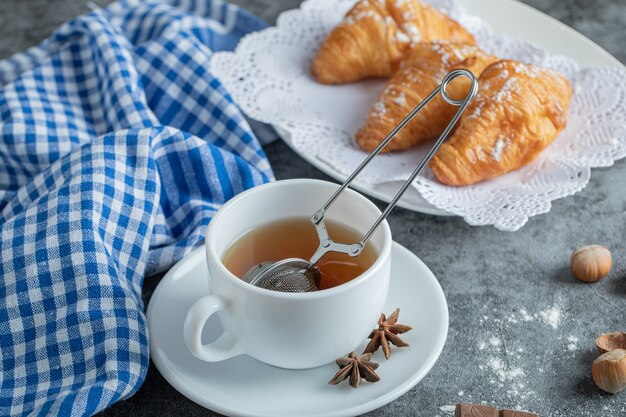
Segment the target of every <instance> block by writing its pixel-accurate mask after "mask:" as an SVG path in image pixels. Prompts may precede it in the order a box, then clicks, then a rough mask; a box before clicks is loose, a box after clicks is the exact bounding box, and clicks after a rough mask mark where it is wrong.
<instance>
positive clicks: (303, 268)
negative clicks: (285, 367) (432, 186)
mask: <svg viewBox="0 0 626 417" xmlns="http://www.w3.org/2000/svg"><path fill="white" fill-rule="evenodd" d="M460 76H464V77H467V78H469V79H470V81H471V87H470V91H469V93H468V94H467V96H466V97H465V98H464V99H463V100H453V99H452V98H451V97H450V96H448V94H447V92H446V87H447V86H448V84H450V82H452V80H454V79H455V78H457V77H460ZM477 91H478V81H477V80H476V77H475V76H474V74H472V73H471V72H470V71H468V70H465V69H458V70H454V71H451V72H450V73H448V74H447V75H446V76H445V77H444V79H443V80H442V82H441V84H439V85H438V86H437V87H436V88H435V89H434V90H433V91H432V92H431V93H430V94H429V95H428V97H426V98H425V99H424V100H423V101H422V102H421V103H420V104H418V105H417V107H415V108H414V109H413V110H411V112H410V113H409V114H408V115H407V116H406V117H405V118H404V119H403V120H402V121H401V122H400V123H399V124H398V125H397V126H396V127H395V128H394V129H393V130H392V131H391V132H390V133H389V134H388V135H387V137H386V138H385V139H384V140H383V141H382V142H381V143H380V145H378V146H377V147H376V149H374V150H373V151H372V152H371V153H370V154H369V155H368V156H367V157H366V158H365V159H364V160H363V162H361V164H360V165H359V166H358V167H357V169H356V170H354V172H353V173H352V174H350V176H349V177H348V178H347V179H346V180H345V182H344V183H343V184H341V186H340V187H339V188H338V189H337V191H335V193H334V194H333V195H332V196H331V197H330V198H329V199H328V201H327V202H326V204H324V205H323V206H322V207H321V208H320V209H319V210H317V211H316V212H315V214H313V216H312V217H311V223H313V225H314V226H315V230H316V232H317V236H318V238H319V241H320V244H319V247H318V248H317V250H316V251H315V253H314V254H313V256H312V257H311V259H309V260H308V261H306V260H304V259H299V258H289V259H283V260H280V261H278V262H272V261H269V262H263V263H261V264H259V265H257V266H255V267H254V268H252V269H251V270H249V271H248V272H247V273H246V274H245V275H244V276H243V280H244V281H246V282H248V283H249V284H252V285H255V286H257V287H261V288H266V289H270V290H274V291H282V292H309V291H316V290H317V286H318V284H319V281H320V271H319V269H318V268H317V266H316V264H317V262H318V261H319V260H320V259H321V258H322V256H324V255H325V254H327V253H328V252H339V253H344V254H346V255H349V256H351V257H355V256H359V255H360V254H361V252H362V251H363V248H364V247H365V244H366V243H367V241H368V240H369V238H370V237H371V236H372V234H373V233H374V232H375V231H376V229H377V228H378V226H379V225H380V224H381V223H382V222H383V221H384V220H385V219H386V218H387V216H388V215H389V213H390V212H391V210H393V208H394V207H395V206H396V204H397V203H398V201H399V200H400V198H401V197H402V195H403V194H404V192H405V191H406V190H407V189H408V188H409V186H410V185H411V184H412V183H413V181H414V180H415V178H416V177H417V175H418V174H419V173H420V171H421V170H422V169H423V168H424V167H425V166H426V164H427V163H428V161H430V159H431V158H432V157H433V155H435V153H436V152H437V150H438V149H439V147H440V146H441V144H442V143H443V141H444V140H445V139H446V138H447V137H448V135H449V134H450V131H451V130H452V128H453V127H454V125H455V124H456V122H457V121H458V120H459V118H460V117H461V114H462V113H463V112H464V111H465V109H466V108H467V106H468V105H469V103H470V101H472V99H473V98H474V96H475V95H476V93H477ZM439 93H441V97H442V98H443V99H444V100H445V101H446V102H447V103H448V104H451V105H454V106H458V107H459V109H458V110H457V112H456V114H455V115H454V117H452V119H451V120H450V123H449V124H448V126H446V128H445V129H444V131H443V132H442V133H441V135H440V136H439V138H438V139H437V140H436V141H435V143H434V145H433V146H432V147H431V148H430V150H429V151H428V153H427V154H426V156H424V158H422V160H421V161H420V163H419V164H418V165H417V167H416V168H415V170H414V171H413V173H412V174H411V176H410V177H409V178H408V179H407V180H406V181H405V182H404V184H403V185H402V187H400V190H398V192H397V193H396V195H395V196H394V197H393V199H392V200H391V201H390V202H389V204H388V205H387V207H386V208H385V210H384V211H383V212H382V214H381V215H380V216H379V217H378V219H376V221H375V222H374V224H373V225H372V227H371V228H370V229H369V230H368V231H367V233H365V235H364V236H363V238H362V239H361V241H360V242H358V243H353V244H345V243H338V242H335V241H333V240H332V239H331V238H330V236H328V231H327V230H326V223H325V221H324V215H325V214H326V211H327V210H328V209H329V208H330V206H331V205H332V204H333V203H334V202H335V200H337V198H338V197H339V195H340V194H341V193H342V192H343V190H345V189H346V187H348V185H350V183H351V182H352V181H353V180H354V178H355V177H356V176H357V175H358V174H359V173H360V172H361V171H362V170H363V168H365V167H366V166H367V164H368V163H369V162H370V161H371V160H372V159H373V158H374V157H375V156H376V155H378V153H380V151H381V150H382V149H383V148H384V147H385V146H386V145H387V144H388V143H389V142H390V141H391V140H392V139H393V138H394V136H395V135H396V134H397V133H398V132H399V131H400V130H401V129H402V128H403V127H404V126H405V125H406V124H407V123H408V122H409V121H410V120H411V119H412V118H413V117H414V116H415V115H416V114H417V113H418V112H419V111H420V110H422V108H424V107H425V106H426V105H427V104H428V102H430V100H432V99H433V98H434V97H435V96H436V95H437V94H439Z"/></svg>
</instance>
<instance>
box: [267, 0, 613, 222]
mask: <svg viewBox="0 0 626 417" xmlns="http://www.w3.org/2000/svg"><path fill="white" fill-rule="evenodd" d="M458 2H459V3H460V4H461V5H462V6H463V7H465V9H466V10H467V12H468V14H471V15H475V16H479V17H480V18H482V19H483V20H484V21H485V22H486V23H488V24H489V25H490V26H491V28H492V29H493V30H494V31H495V32H498V33H501V34H504V35H508V36H510V37H513V38H516V39H520V40H524V41H528V42H532V43H535V44H537V45H539V46H541V47H543V48H545V49H546V50H548V51H549V52H551V53H553V54H560V55H565V56H568V57H570V58H572V59H574V60H575V61H576V62H577V63H578V64H579V66H580V67H581V68H583V67H606V66H609V67H610V66H612V67H616V66H617V67H622V68H623V65H622V64H621V63H620V62H619V61H618V60H617V59H615V58H614V57H613V56H612V55H611V54H609V53H608V52H607V51H605V50H604V49H602V48H601V47H600V46H598V45H597V44H595V43H594V42H592V41H591V40H589V39H588V38H586V37H585V36H583V35H581V34H580V33H578V32H576V31H575V30H574V29H572V28H570V27H569V26H566V25H564V24H563V23H561V22H559V21H558V20H556V19H554V18H552V17H550V16H548V15H546V14H544V13H542V12H540V11H538V10H536V9H533V8H532V7H530V6H527V5H525V4H523V3H520V2H518V1H515V0H498V1H493V0H458ZM277 131H278V133H279V135H280V136H281V138H282V139H283V140H284V141H285V143H286V144H287V145H289V146H290V147H291V148H292V149H293V150H294V151H295V152H296V153H298V154H299V155H300V156H301V157H302V158H304V159H305V160H306V161H307V162H309V163H310V164H311V165H313V166H315V167H316V168H318V169H319V170H320V171H322V172H324V173H325V174H327V175H329V176H330V177H332V178H334V179H335V180H337V181H339V182H343V181H344V180H345V179H346V175H345V174H343V173H341V172H340V171H338V170H335V169H333V167H331V166H329V165H328V163H326V162H324V161H323V160H321V159H320V158H319V157H317V156H316V155H308V154H305V153H303V152H301V151H300V150H299V149H297V147H294V146H293V144H292V143H291V140H290V137H289V135H288V134H287V133H286V132H285V131H284V130H281V129H277ZM400 185H401V183H398V182H391V183H384V184H370V183H367V182H364V181H359V180H358V179H357V180H355V182H354V183H353V185H352V188H354V189H356V190H359V191H360V192H362V193H364V194H367V195H370V196H372V197H374V198H377V199H379V200H382V201H385V202H389V201H390V200H391V198H393V196H394V195H395V193H396V192H397V190H398V189H399V188H400ZM398 205H399V206H400V207H404V208H406V209H409V210H413V211H417V212H422V213H426V214H434V215H450V214H449V213H447V212H446V211H443V210H441V209H439V208H436V207H434V206H432V205H431V204H429V203H428V202H426V201H425V200H424V198H422V196H421V195H420V194H419V192H418V191H417V190H416V189H413V188H409V189H408V190H407V192H406V194H405V195H404V196H403V198H402V199H401V200H400V203H399V204H398Z"/></svg>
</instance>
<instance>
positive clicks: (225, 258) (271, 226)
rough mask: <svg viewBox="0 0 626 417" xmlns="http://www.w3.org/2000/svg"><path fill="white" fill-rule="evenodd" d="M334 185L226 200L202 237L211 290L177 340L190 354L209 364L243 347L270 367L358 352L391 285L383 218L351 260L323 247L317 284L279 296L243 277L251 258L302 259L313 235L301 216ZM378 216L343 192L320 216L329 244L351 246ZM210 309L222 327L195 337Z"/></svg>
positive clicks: (309, 184)
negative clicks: (216, 334)
mask: <svg viewBox="0 0 626 417" xmlns="http://www.w3.org/2000/svg"><path fill="white" fill-rule="evenodd" d="M338 187H339V186H338V185H337V184H334V183H330V182H326V181H320V180H312V179H296V180H284V181H277V182H273V183H269V184H265V185H262V186H260V187H255V188H253V189H250V190H248V191H246V192H244V193H241V194H239V195H238V196H236V197H235V198H233V199H232V200H230V201H229V202H228V203H226V204H225V205H224V206H223V207H222V208H221V209H220V210H219V211H218V212H217V214H216V215H215V217H214V218H213V219H212V220H211V223H210V224H209V226H208V228H207V233H206V237H205V247H206V254H207V264H208V269H209V275H208V281H209V292H210V294H207V295H205V296H203V297H202V298H201V299H199V300H198V301H197V302H196V303H195V304H194V305H193V306H192V308H191V309H190V311H189V312H188V314H187V318H186V320H185V325H184V335H185V342H186V344H187V346H188V348H189V350H190V351H191V352H192V353H193V354H194V355H195V356H196V357H198V358H200V359H202V360H204V361H208V362H217V361H221V360H225V359H228V358H231V357H233V356H237V355H241V354H247V355H249V356H251V357H253V358H255V359H258V360H260V361H262V362H265V363H267V364H270V365H274V366H278V367H283V368H290V369H304V368H312V367H316V366H321V365H324V364H327V363H329V362H332V361H334V360H335V359H336V358H338V357H340V356H343V355H345V354H347V353H348V352H350V351H352V350H354V349H356V348H357V347H358V346H359V344H361V343H362V342H363V341H364V340H365V339H366V338H367V336H368V335H369V332H370V331H371V329H372V328H374V326H375V324H376V321H377V319H378V317H379V316H380V313H381V312H382V310H383V306H384V303H385V300H386V298H387V292H388V288H389V275H390V266H391V265H390V256H391V232H390V230H389V225H388V224H387V222H386V221H384V222H382V223H381V224H380V226H379V227H378V228H377V229H376V231H375V232H374V233H373V235H372V236H371V238H370V239H369V240H368V242H367V244H366V245H365V247H364V248H363V251H362V252H361V253H360V255H359V256H357V257H349V256H348V255H344V254H333V253H328V254H326V255H324V257H323V258H322V259H320V261H319V262H318V264H317V266H318V268H319V269H320V272H321V279H320V285H319V286H318V288H319V290H318V291H314V292H307V293H284V292H278V291H272V290H268V289H264V288H259V287H255V286H253V285H250V284H248V283H246V282H244V281H243V280H242V279H241V277H242V276H243V275H244V274H245V272H246V271H247V270H249V269H250V268H251V267H253V266H254V265H255V264H256V263H259V262H265V261H278V260H280V259H279V258H287V257H298V258H302V259H308V258H309V257H310V256H311V255H312V254H313V252H314V251H315V249H316V248H317V246H318V245H319V241H318V240H317V236H316V234H315V229H314V227H313V225H312V224H311V222H310V221H309V218H310V216H311V214H312V213H313V212H314V211H315V209H316V208H317V207H319V206H320V205H321V204H322V203H323V202H324V201H326V200H327V199H328V198H329V197H330V196H331V195H332V194H333V193H334V192H335V191H336V190H337V189H338ZM380 215H381V212H380V210H379V209H378V208H377V207H376V206H375V205H374V204H373V203H372V202H371V201H369V200H368V199H367V198H365V197H364V196H362V195H361V194H359V193H357V192H355V191H353V190H350V189H346V190H345V191H344V192H343V193H342V194H341V195H340V196H339V197H338V199H337V200H336V202H335V203H334V204H333V207H332V208H331V209H330V210H328V212H327V213H325V219H326V224H327V227H328V232H329V235H330V237H331V238H332V239H333V240H334V241H338V242H344V239H345V243H356V242H358V241H359V240H360V238H361V236H363V234H364V233H366V232H367V231H368V230H369V228H370V227H371V225H372V224H373V223H374V222H375V221H376V219H378V218H379V216H380ZM213 314H217V315H218V317H219V320H220V322H221V324H222V327H223V328H224V333H223V335H222V336H221V337H220V338H219V339H218V340H216V341H214V342H212V343H208V344H203V343H202V340H201V335H202V328H203V327H204V324H205V323H206V321H207V320H208V318H209V317H210V316H212V315H213Z"/></svg>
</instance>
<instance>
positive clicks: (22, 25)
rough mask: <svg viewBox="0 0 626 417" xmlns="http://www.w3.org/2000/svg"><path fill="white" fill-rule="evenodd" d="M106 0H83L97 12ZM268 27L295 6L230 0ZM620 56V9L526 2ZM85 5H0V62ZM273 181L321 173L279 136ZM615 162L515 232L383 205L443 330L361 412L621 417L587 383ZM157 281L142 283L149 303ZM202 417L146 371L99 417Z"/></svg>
mask: <svg viewBox="0 0 626 417" xmlns="http://www.w3.org/2000/svg"><path fill="white" fill-rule="evenodd" d="M105 2H106V1H105V0H101V1H96V3H98V4H101V5H103V4H104V3H105ZM234 2H235V3H237V4H240V5H242V6H244V7H247V8H248V9H250V10H251V11H252V12H254V13H256V14H258V15H260V16H261V17H263V18H264V19H266V20H267V21H268V22H273V21H274V19H275V18H276V16H277V15H278V13H280V12H281V11H283V10H286V9H290V8H293V7H297V5H298V3H299V1H298V0H281V1H279V0H275V1H274V0H234ZM525 2H526V3H528V4H529V5H531V6H533V7H536V8H538V9H540V10H542V11H543V12H545V13H547V14H549V15H551V16H553V17H555V18H556V19H558V20H560V21H562V22H564V23H566V24H567V25H569V26H572V27H573V28H574V29H576V30H578V31H580V32H581V33H583V34H584V35H586V36H588V37H589V38H591V39H592V40H593V41H595V42H596V43H598V44H599V45H601V46H602V47H604V48H605V49H606V50H608V51H609V52H610V53H611V54H613V55H614V56H615V57H617V58H618V59H619V60H620V61H621V62H623V63H624V62H626V49H625V48H624V45H626V2H625V1H616V0H595V1H591V0H525ZM86 11H88V9H87V6H86V1H85V0H49V1H48V0H28V1H27V0H3V1H1V2H0V22H2V24H1V25H0V58H4V57H6V56H8V55H9V54H11V53H14V52H18V51H20V50H23V49H25V48H27V47H29V46H32V45H34V44H36V43H37V42H39V41H40V40H42V39H43V38H45V37H46V36H47V35H48V34H50V32H51V31H52V30H54V28H55V27H57V26H58V25H59V24H61V23H62V22H64V21H65V20H67V19H69V18H71V17H73V16H75V15H77V14H81V13H84V12H86ZM267 154H268V156H269V158H270V161H271V163H272V166H273V167H274V170H275V173H276V175H277V177H278V178H281V179H282V178H294V177H313V178H327V177H325V175H324V174H322V173H321V172H319V171H318V170H316V169H315V168H313V167H311V166H310V165H308V164H307V163H306V162H305V161H303V160H302V159H301V158H300V157H298V156H297V155H296V154H294V153H293V152H292V151H291V150H290V149H289V148H287V146H285V145H284V144H283V143H282V142H280V141H278V142H275V143H273V144H271V145H270V146H268V147H267ZM625 179H626V161H624V160H622V161H619V162H618V163H616V164H615V165H614V166H613V167H610V168H603V169H594V170H593V174H592V177H591V182H590V184H589V185H588V186H587V187H586V188H585V189H584V190H583V191H581V192H580V193H578V194H576V195H575V196H573V197H569V198H565V199H561V200H558V201H556V202H555V203H554V204H553V207H552V210H551V211H550V212H549V213H548V214H545V215H541V216H537V217H533V218H532V219H531V220H530V221H529V222H528V224H527V225H526V226H524V227H523V228H522V229H521V230H519V231H517V232H515V233H505V232H500V231H498V230H496V229H494V228H493V227H471V226H468V225H467V224H465V223H464V222H463V220H461V219H459V218H454V217H433V216H428V215H423V214H419V213H413V212H410V211H407V210H403V209H396V210H395V211H394V212H393V213H392V214H391V216H390V218H389V223H390V225H391V229H392V231H393V234H394V239H395V240H396V241H398V242H399V243H401V244H402V245H404V246H406V247H407V248H409V249H410V250H411V251H413V252H414V253H415V254H416V255H418V256H419V257H420V258H421V259H422V260H423V261H424V262H425V263H426V264H427V265H428V266H429V267H430V268H431V269H432V270H433V272H434V273H435V275H436V276H437V277H438V279H439V281H440V282H441V285H442V287H443V289H444V291H445V293H446V296H447V298H448V304H449V308H450V332H449V335H448V342H447V344H446V346H445V348H444V351H443V354H442V355H441V358H440V359H439V361H438V362H437V364H436V365H435V367H434V368H433V370H432V371H431V372H430V373H429V374H428V375H427V376H426V378H424V379H423V380H422V381H421V382H420V383H419V384H418V385H417V386H416V387H414V388H413V389H412V390H410V391H409V392H408V393H407V394H405V395H403V396H402V397H400V398H399V399H397V400H396V401H394V402H392V403H391V404H388V405H386V406H384V407H382V408H380V409H378V410H375V411H373V412H371V413H369V414H368V416H371V417H374V416H387V415H389V416H392V415H393V416H405V415H407V416H408V415H410V416H428V417H435V416H440V417H444V416H447V415H451V414H452V412H451V411H449V410H450V409H451V406H452V405H453V404H455V403H457V402H460V401H468V402H478V403H487V404H495V405H498V406H500V407H503V408H504V407H510V408H513V407H517V406H519V407H523V408H526V409H529V410H532V411H535V412H537V413H538V414H539V415H540V416H542V417H576V416H589V417H615V416H618V415H622V416H623V415H626V393H622V394H621V395H609V394H605V393H603V392H602V391H600V390H599V389H597V388H596V387H595V385H594V383H593V381H592V380H591V372H590V371H591V362H592V361H593V359H594V358H595V356H596V352H595V348H594V339H595V337H596V336H597V335H599V334H601V333H603V332H605V331H610V330H613V331H615V330H626V324H625V323H626V186H625V185H624V184H625V183H624V181H625ZM592 243H598V244H603V245H606V246H608V247H609V248H610V249H611V250H612V252H613V255H614V267H613V270H612V272H611V273H610V275H609V276H608V278H606V279H605V280H603V281H602V282H600V283H598V284H595V285H585V284H581V283H579V282H578V281H576V280H575V279H574V278H572V276H571V274H570V272H569V269H568V264H569V256H570V253H571V251H572V250H573V249H574V248H576V247H578V246H581V245H585V244H592ZM157 283H158V278H148V279H147V280H146V283H145V287H144V297H145V299H146V301H148V300H149V297H150V294H151V293H152V291H153V290H154V288H155V286H156V284H157ZM118 415H119V416H123V415H124V416H125V415H132V416H157V415H163V416H214V415H216V414H215V413H213V412H211V411H209V410H206V409H204V408H202V407H201V406H199V405H196V404H195V403H193V402H192V401H190V400H188V399H186V398H185V397H184V396H182V395H181V394H179V393H178V392H177V391H176V390H174V388H172V387H171V386H170V385H169V384H168V383H167V382H166V381H165V380H164V379H163V377H162V376H161V375H160V374H159V372H158V371H157V370H156V368H155V367H154V366H153V365H152V366H151V367H150V370H149V371H148V377H147V380H146V382H145V384H144V385H143V386H142V388H141V389H140V390H139V392H138V393H137V394H136V395H134V396H133V397H132V398H130V399H128V400H126V401H123V402H120V403H117V404H115V405H114V406H112V407H111V408H109V409H108V410H105V411H104V412H103V413H101V414H100V416H102V417H105V416H118Z"/></svg>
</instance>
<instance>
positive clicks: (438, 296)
mask: <svg viewBox="0 0 626 417" xmlns="http://www.w3.org/2000/svg"><path fill="white" fill-rule="evenodd" d="M391 264H392V267H391V276H392V279H391V287H390V289H389V297H388V299H387V302H386V306H385V311H387V312H388V313H390V312H391V311H392V310H393V309H394V308H396V307H400V309H401V314H400V319H401V320H400V321H401V322H403V323H406V324H409V325H411V326H413V331H411V332H409V333H406V334H405V335H403V339H404V340H406V341H407V342H408V343H409V344H410V345H411V346H410V347H408V348H403V349H397V348H396V349H394V351H393V353H392V355H393V356H392V358H391V360H389V361H385V358H384V356H383V355H382V352H381V351H379V352H377V353H376V354H375V355H374V360H375V361H377V362H379V363H380V364H381V366H380V368H379V369H378V371H377V372H378V374H379V375H380V377H381V381H380V382H378V383H375V384H369V383H366V382H364V383H363V385H362V386H361V387H360V388H359V389H354V388H352V387H350V386H349V385H348V384H347V383H343V384H341V385H339V386H331V385H328V383H327V382H328V381H329V380H330V379H331V378H332V376H333V375H334V374H335V373H336V371H337V370H338V368H337V366H336V365H335V364H334V363H331V364H328V365H325V366H322V367H319V368H314V369H307V370H298V371H294V370H286V369H281V368H275V367H272V366H269V365H266V364H263V363H261V362H258V361H256V360H254V359H252V358H250V357H248V356H238V357H235V358H232V359H229V360H226V361H224V362H217V363H207V362H202V361H201V360H199V359H196V358H195V357H194V356H192V355H191V353H190V352H189V351H188V350H187V347H186V346H185V343H184V341H183V327H182V325H183V321H184V320H185V315H186V314H187V311H188V310H189V307H190V306H191V305H192V304H193V303H194V302H195V301H196V300H197V299H198V298H199V297H201V296H202V295H203V294H205V293H206V292H207V286H208V281H207V277H206V274H207V273H208V271H207V267H206V260H205V254H204V248H198V249H196V250H195V251H193V252H192V253H190V254H189V255H187V256H186V257H185V258H183V259H182V260H181V261H180V262H179V263H178V264H176V266H174V267H173V268H172V269H171V270H170V271H169V272H168V273H167V274H166V275H165V276H164V277H163V279H162V280H161V282H160V283H159V286H158V287H157V289H156V290H155V292H154V294H153V295H152V299H151V300H150V303H149V305H148V313H147V315H148V325H149V330H150V354H151V356H152V359H153V361H154V363H155V364H156V366H157V368H158V369H159V371H160V372H161V374H162V375H163V376H164V377H165V379H167V381H168V382H169V383H170V384H172V386H174V388H176V389H177V390H178V391H180V392H181V393H182V394H183V395H185V396H186V397H188V398H189V399H191V400H192V401H194V402H196V403H198V404H200V405H202V406H204V407H207V408H209V409H211V410H215V411H217V412H219V413H222V414H226V415H236V416H272V417H280V416H296V415H297V416H302V417H304V416H308V417H312V416H319V417H321V416H326V417H330V416H354V415H359V414H362V413H366V412H368V411H371V410H374V409H376V408H378V407H381V406H383V405H385V404H387V403H389V402H390V401H393V400H394V399H396V398H398V397H399V396H400V395H402V394H404V393H405V392H407V391H408V390H409V389H411V388H412V387H413V386H414V385H415V384H417V383H418V382H419V381H420V380H421V379H422V378H424V376H425V375H426V374H427V373H428V371H429V370H430V369H431V368H432V366H433V365H434V364H435V362H436V361H437V359H438V357H439V355H440V353H441V351H442V349H443V346H444V344H445V341H446V336H447V333H448V306H447V303H446V299H445V296H444V294H443V291H442V289H441V287H440V286H439V282H438V281H437V279H436V278H435V276H434V275H433V273H432V272H431V271H430V270H429V269H428V267H427V266H426V265H424V263H423V262H422V261H421V260H419V258H417V257H416V256H415V255H413V254H412V253H411V252H410V251H408V250H407V249H405V248H404V247H402V246H400V245H399V244H397V243H395V242H394V244H393V245H392V254H391ZM204 332H205V333H204V337H205V342H209V341H211V340H213V339H215V338H216V337H217V336H219V334H220V333H221V328H220V327H219V322H218V321H217V320H212V321H209V323H208V324H207V326H206V327H205V330H204ZM364 347H365V341H364V343H363V345H362V346H361V347H360V349H363V348H364ZM346 353H347V352H346Z"/></svg>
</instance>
